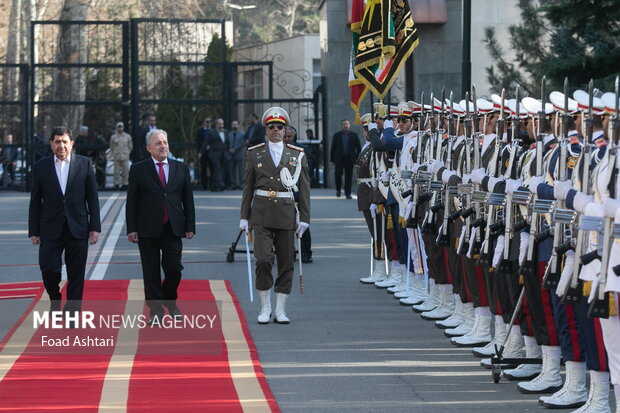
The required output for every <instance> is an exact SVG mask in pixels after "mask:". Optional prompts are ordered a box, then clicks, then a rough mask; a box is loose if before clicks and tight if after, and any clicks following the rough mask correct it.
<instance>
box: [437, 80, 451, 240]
mask: <svg viewBox="0 0 620 413" xmlns="http://www.w3.org/2000/svg"><path fill="white" fill-rule="evenodd" d="M453 97H454V93H453V92H450V114H449V115H448V146H447V149H446V163H445V167H446V168H447V169H452V142H453V138H454V122H453V120H454V100H453ZM437 147H438V149H440V146H439V145H438V146H437ZM451 199H452V198H451V197H450V187H449V186H448V185H445V193H444V205H443V225H442V230H441V234H440V235H439V240H438V241H437V246H438V247H447V246H448V244H449V243H450V240H449V235H448V234H449V233H448V225H449V224H450V202H451Z"/></svg>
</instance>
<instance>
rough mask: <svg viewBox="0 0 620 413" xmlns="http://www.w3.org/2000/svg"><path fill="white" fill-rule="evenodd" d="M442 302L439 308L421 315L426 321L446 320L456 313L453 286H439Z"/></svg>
mask: <svg viewBox="0 0 620 413" xmlns="http://www.w3.org/2000/svg"><path fill="white" fill-rule="evenodd" d="M439 292H440V302H439V306H437V308H435V309H433V310H431V311H426V312H424V313H422V314H421V316H422V318H423V319H425V320H445V319H446V318H448V317H450V316H451V315H452V313H453V312H454V306H455V304H454V297H453V296H452V284H443V285H440V286H439Z"/></svg>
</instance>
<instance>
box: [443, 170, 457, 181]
mask: <svg viewBox="0 0 620 413" xmlns="http://www.w3.org/2000/svg"><path fill="white" fill-rule="evenodd" d="M453 175H456V172H455V171H451V170H450V169H444V171H443V172H442V174H441V180H442V182H443V183H444V184H447V183H448V181H449V180H450V177H451V176H453Z"/></svg>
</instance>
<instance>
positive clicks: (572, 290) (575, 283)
mask: <svg viewBox="0 0 620 413" xmlns="http://www.w3.org/2000/svg"><path fill="white" fill-rule="evenodd" d="M588 93H589V99H588V106H589V107H588V118H587V119H586V121H585V123H586V141H585V142H584V147H583V152H582V155H581V166H582V168H583V171H582V176H581V185H580V188H579V190H580V191H581V192H584V193H585V194H586V195H590V194H591V193H592V190H591V187H590V159H591V157H592V156H591V154H592V149H593V146H594V143H593V139H592V137H593V134H594V129H593V127H594V125H593V119H592V107H593V106H594V82H593V80H590V84H589V85H588ZM597 221H598V219H597ZM579 223H580V225H579V227H578V228H577V243H576V245H575V260H577V259H578V258H579V261H581V263H582V264H584V265H585V264H586V262H585V261H584V260H586V261H587V260H588V256H586V255H584V256H582V254H583V248H584V244H585V240H586V239H587V236H588V234H589V232H586V231H585V230H584V229H585V228H586V227H587V225H586V224H587V217H586V216H584V215H581V217H580V221H579ZM597 226H598V225H597ZM594 252H595V253H596V255H597V256H598V251H594ZM590 256H591V255H590ZM579 261H576V262H575V263H574V266H573V274H572V276H571V282H570V285H569V286H568V288H567V289H566V290H564V291H558V292H557V293H558V295H561V296H562V303H564V304H577V303H578V302H579V301H580V300H581V297H582V296H583V288H582V284H581V283H580V282H579V270H580V268H581V265H580V263H579Z"/></svg>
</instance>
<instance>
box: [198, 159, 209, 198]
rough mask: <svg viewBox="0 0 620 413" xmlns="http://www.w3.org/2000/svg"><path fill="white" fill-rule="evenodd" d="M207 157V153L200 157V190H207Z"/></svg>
mask: <svg viewBox="0 0 620 413" xmlns="http://www.w3.org/2000/svg"><path fill="white" fill-rule="evenodd" d="M208 169H209V157H208V156H207V152H204V153H203V154H202V156H201V157H200V183H201V185H202V189H209V173H208Z"/></svg>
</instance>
